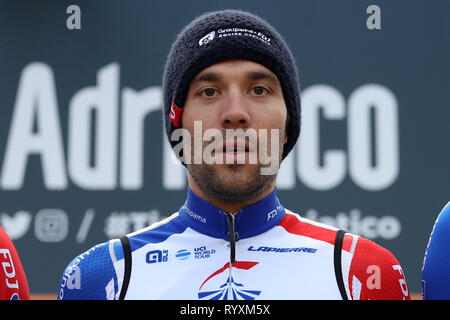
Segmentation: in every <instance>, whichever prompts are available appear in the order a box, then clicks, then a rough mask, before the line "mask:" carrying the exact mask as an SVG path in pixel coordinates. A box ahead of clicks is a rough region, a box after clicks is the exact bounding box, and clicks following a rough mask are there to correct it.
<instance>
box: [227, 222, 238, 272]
mask: <svg viewBox="0 0 450 320" xmlns="http://www.w3.org/2000/svg"><path fill="white" fill-rule="evenodd" d="M226 215H227V222H228V240H229V241H230V263H231V265H233V264H234V263H235V261H236V241H238V240H239V235H238V233H237V232H236V229H235V227H234V214H233V213H226Z"/></svg>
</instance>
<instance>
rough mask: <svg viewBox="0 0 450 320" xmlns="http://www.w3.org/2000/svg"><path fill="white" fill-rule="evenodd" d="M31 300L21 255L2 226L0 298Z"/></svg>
mask: <svg viewBox="0 0 450 320" xmlns="http://www.w3.org/2000/svg"><path fill="white" fill-rule="evenodd" d="M17 299H20V300H29V299H30V292H29V288H28V282H27V278H26V276H25V272H24V270H23V267H22V263H21V261H20V258H19V255H18V253H17V251H16V248H15V247H14V244H13V243H12V241H11V239H10V238H9V237H8V235H7V234H6V232H5V231H4V230H3V228H2V227H1V226H0V300H17Z"/></svg>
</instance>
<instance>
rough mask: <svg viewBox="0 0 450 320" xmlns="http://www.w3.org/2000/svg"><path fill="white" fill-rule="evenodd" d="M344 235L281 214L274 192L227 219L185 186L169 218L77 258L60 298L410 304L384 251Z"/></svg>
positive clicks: (64, 279)
mask: <svg viewBox="0 0 450 320" xmlns="http://www.w3.org/2000/svg"><path fill="white" fill-rule="evenodd" d="M338 234H341V235H342V233H339V232H338V229H336V228H333V227H329V226H326V225H323V224H320V223H316V222H313V221H311V220H308V219H305V218H302V217H300V216H299V215H297V214H295V213H293V212H291V211H289V210H287V209H285V208H284V207H283V206H282V205H281V204H280V202H279V200H278V198H277V196H276V191H273V192H272V193H271V194H270V195H269V196H268V197H266V198H264V199H262V200H261V201H259V202H257V203H255V204H253V205H251V206H249V207H246V208H244V209H241V210H240V211H238V212H237V213H235V214H227V213H225V212H223V211H222V210H220V209H218V208H216V207H214V206H213V205H211V204H210V203H208V202H207V201H205V200H203V199H201V198H200V197H198V196H197V195H196V194H194V193H193V192H192V191H191V190H188V196H187V200H186V202H185V204H184V205H183V206H182V207H181V208H180V210H179V211H178V212H176V213H174V214H173V215H171V216H170V217H168V218H166V219H165V220H162V221H161V222H159V223H156V224H153V225H151V226H150V227H147V228H145V229H142V230H140V231H137V232H134V233H131V234H128V235H127V237H124V238H121V239H120V240H119V239H115V240H111V241H108V242H105V243H103V244H100V245H97V246H95V247H93V248H91V249H90V250H88V251H87V252H85V253H83V254H81V255H80V256H78V257H77V258H75V259H74V260H73V261H72V262H71V263H70V264H69V266H68V267H67V268H66V270H65V272H64V274H63V276H62V279H61V285H60V289H59V294H58V298H59V299H122V298H124V299H186V300H192V299H342V298H348V299H409V292H408V287H407V285H406V280H405V277H404V274H403V271H402V268H401V267H400V265H399V263H398V262H397V260H396V259H395V257H394V256H393V255H392V254H391V253H390V252H389V251H388V250H386V249H384V248H382V247H380V246H378V245H376V244H375V243H374V242H372V241H369V240H367V239H364V238H361V237H359V236H356V235H352V234H345V236H343V237H336V235H338ZM336 239H340V240H341V241H339V242H340V243H341V246H340V247H339V248H341V247H342V249H339V250H335V243H336ZM336 257H337V258H336ZM335 262H336V263H337V267H336V264H335ZM336 270H337V271H336ZM339 278H341V279H342V280H341V281H339Z"/></svg>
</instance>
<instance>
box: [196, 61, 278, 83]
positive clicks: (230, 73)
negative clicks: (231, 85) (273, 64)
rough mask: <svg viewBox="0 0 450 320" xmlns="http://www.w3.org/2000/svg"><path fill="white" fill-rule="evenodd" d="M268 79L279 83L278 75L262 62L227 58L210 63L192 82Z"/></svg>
mask: <svg viewBox="0 0 450 320" xmlns="http://www.w3.org/2000/svg"><path fill="white" fill-rule="evenodd" d="M236 78H241V79H249V80H268V81H271V82H273V83H274V84H276V85H279V80H278V77H277V76H276V75H275V73H273V72H272V71H271V70H270V69H268V68H267V67H265V66H263V65H262V64H259V63H256V62H253V61H249V60H239V59H236V60H227V61H222V62H218V63H215V64H212V65H210V66H209V67H207V68H205V69H203V70H202V71H201V72H200V73H198V74H197V75H196V76H195V77H194V79H193V80H192V83H196V82H215V81H221V80H225V79H236Z"/></svg>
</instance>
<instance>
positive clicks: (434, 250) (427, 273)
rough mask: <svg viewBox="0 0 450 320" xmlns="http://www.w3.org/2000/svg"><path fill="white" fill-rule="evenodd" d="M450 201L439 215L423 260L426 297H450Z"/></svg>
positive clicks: (424, 293)
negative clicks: (449, 288)
mask: <svg viewBox="0 0 450 320" xmlns="http://www.w3.org/2000/svg"><path fill="white" fill-rule="evenodd" d="M449 243H450V202H449V203H447V205H446V206H445V207H444V208H443V209H442V211H441V212H440V214H439V216H438V217H437V219H436V221H435V223H434V226H433V229H432V231H431V235H430V238H429V241H428V245H427V249H426V252H425V256H424V260H423V269H422V291H423V295H424V299H448V298H449V297H450V294H449V293H448V287H449V285H450V269H449V267H448V266H449V264H450V255H449V254H448V252H449Z"/></svg>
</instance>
